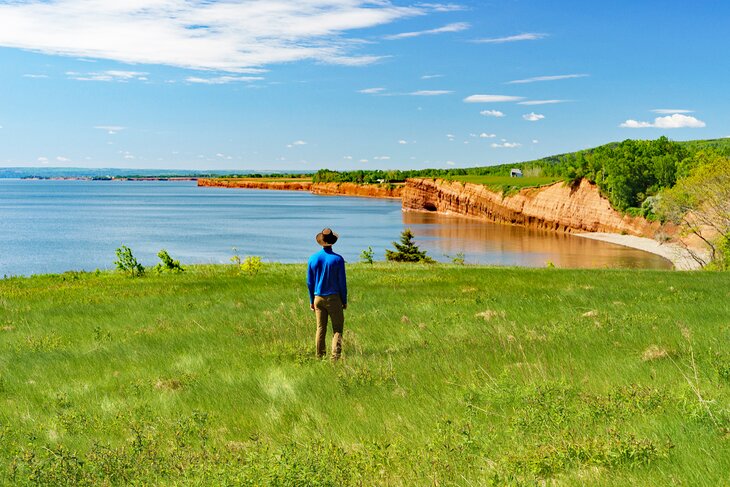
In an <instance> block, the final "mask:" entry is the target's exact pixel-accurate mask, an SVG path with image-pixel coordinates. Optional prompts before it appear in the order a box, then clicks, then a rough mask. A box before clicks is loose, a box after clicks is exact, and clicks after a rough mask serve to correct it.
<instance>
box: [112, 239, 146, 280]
mask: <svg viewBox="0 0 730 487" xmlns="http://www.w3.org/2000/svg"><path fill="white" fill-rule="evenodd" d="M116 254H117V260H115V261H114V265H115V266H117V270H119V271H120V272H123V273H125V274H128V275H129V276H130V277H142V276H144V266H143V265H142V264H140V263H139V262H137V259H136V258H135V257H134V255H133V254H132V249H130V248H129V247H127V246H126V245H122V246H121V247H119V248H118V249H117V250H116Z"/></svg>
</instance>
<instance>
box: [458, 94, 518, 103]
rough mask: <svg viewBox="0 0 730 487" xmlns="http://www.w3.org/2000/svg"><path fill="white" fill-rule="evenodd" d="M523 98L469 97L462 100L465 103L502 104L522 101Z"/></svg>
mask: <svg viewBox="0 0 730 487" xmlns="http://www.w3.org/2000/svg"><path fill="white" fill-rule="evenodd" d="M524 99H525V97H524V96H510V95H471V96H468V97H466V98H464V102H466V103H503V102H510V101H520V100H524Z"/></svg>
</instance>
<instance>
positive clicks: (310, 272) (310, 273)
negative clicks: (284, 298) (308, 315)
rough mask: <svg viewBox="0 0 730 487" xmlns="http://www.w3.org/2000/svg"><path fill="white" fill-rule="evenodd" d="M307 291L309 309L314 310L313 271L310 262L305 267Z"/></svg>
mask: <svg viewBox="0 0 730 487" xmlns="http://www.w3.org/2000/svg"><path fill="white" fill-rule="evenodd" d="M307 289H309V308H310V309H314V269H313V267H312V263H311V262H309V264H308V265H307Z"/></svg>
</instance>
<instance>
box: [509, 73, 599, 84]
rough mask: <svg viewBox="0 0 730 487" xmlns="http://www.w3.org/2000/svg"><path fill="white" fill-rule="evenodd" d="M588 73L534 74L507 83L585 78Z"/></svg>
mask: <svg viewBox="0 0 730 487" xmlns="http://www.w3.org/2000/svg"><path fill="white" fill-rule="evenodd" d="M587 76H589V75H587V74H559V75H556V76H535V77H534V78H526V79H516V80H513V81H508V82H507V84H508V85H519V84H525V83H536V82H538V81H557V80H561V79H573V78H585V77H587Z"/></svg>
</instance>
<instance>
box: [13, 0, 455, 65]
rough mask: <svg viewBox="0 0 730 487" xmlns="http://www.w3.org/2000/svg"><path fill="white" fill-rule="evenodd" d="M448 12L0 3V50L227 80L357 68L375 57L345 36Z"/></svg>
mask: <svg viewBox="0 0 730 487" xmlns="http://www.w3.org/2000/svg"><path fill="white" fill-rule="evenodd" d="M455 9H456V6H452V5H451V4H440V3H423V4H420V5H419V4H412V5H410V6H408V5H406V6H399V5H396V4H394V3H393V2H390V1H386V0H306V1H305V0H299V1H286V2H285V1H277V2H274V1H265V0H250V1H215V2H213V1H205V0H153V1H148V2H143V1H141V0H134V1H116V2H114V1H107V2H105V1H100V0H45V1H11V2H0V46H4V47H10V48H20V49H27V50H31V51H36V52H42V53H45V54H51V55H64V56H72V57H74V58H79V57H81V58H88V59H109V60H115V61H120V62H125V63H138V64H162V65H170V66H178V67H184V68H192V69H201V70H216V71H225V72H234V73H245V72H246V70H247V69H249V68H252V67H254V68H255V67H260V66H264V65H268V64H279V63H287V62H294V61H301V60H313V61H318V62H324V63H332V64H342V65H361V64H368V63H372V62H375V61H377V60H379V59H380V57H379V56H373V55H368V54H367V53H365V54H362V53H360V52H359V50H360V49H362V46H363V45H364V44H363V43H362V42H360V41H358V40H357V39H353V38H350V37H348V34H350V33H351V32H354V31H359V30H361V29H367V28H372V27H377V26H382V25H387V24H390V23H393V22H395V21H398V20H402V19H405V18H412V17H416V16H423V15H426V14H432V13H434V12H448V11H453V10H455ZM463 28H464V27H463V26H461V27H460V26H459V24H456V25H454V24H452V25H449V26H445V27H443V28H441V29H434V30H436V31H444V32H446V31H456V30H459V29H463ZM434 33H436V32H434Z"/></svg>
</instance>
